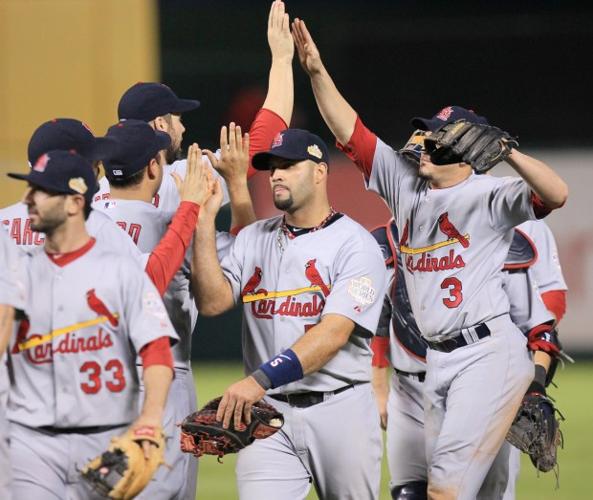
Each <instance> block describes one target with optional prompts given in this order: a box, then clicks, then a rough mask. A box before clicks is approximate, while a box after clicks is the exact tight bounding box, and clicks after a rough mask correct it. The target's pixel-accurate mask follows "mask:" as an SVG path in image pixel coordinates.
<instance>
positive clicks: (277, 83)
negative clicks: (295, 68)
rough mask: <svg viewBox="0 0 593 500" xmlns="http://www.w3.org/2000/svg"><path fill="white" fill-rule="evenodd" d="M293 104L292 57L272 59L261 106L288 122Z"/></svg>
mask: <svg viewBox="0 0 593 500" xmlns="http://www.w3.org/2000/svg"><path fill="white" fill-rule="evenodd" d="M293 106H294V84H293V73H292V58H291V59H290V60H274V59H272V66H271V67H270V76H269V79H268V93H267V95H266V100H265V101H264V104H263V105H262V108H265V109H269V110H270V111H273V112H274V113H276V114H277V115H278V116H280V117H281V118H282V119H283V120H284V121H285V122H286V123H287V124H290V120H291V119H292V110H293Z"/></svg>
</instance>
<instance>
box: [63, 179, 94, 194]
mask: <svg viewBox="0 0 593 500" xmlns="http://www.w3.org/2000/svg"><path fill="white" fill-rule="evenodd" d="M68 187H69V188H70V189H72V191H76V192H77V193H79V194H84V193H86V192H87V191H88V190H89V188H88V187H87V185H86V182H84V179H83V178H82V177H72V179H70V180H69V181H68Z"/></svg>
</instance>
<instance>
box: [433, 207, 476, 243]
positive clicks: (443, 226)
mask: <svg viewBox="0 0 593 500" xmlns="http://www.w3.org/2000/svg"><path fill="white" fill-rule="evenodd" d="M439 229H440V230H441V232H443V233H444V234H445V235H446V236H447V237H448V238H449V239H450V240H453V239H455V238H457V240H459V243H461V246H462V247H463V248H467V247H469V241H468V239H467V238H466V237H465V236H463V235H462V234H461V233H460V232H459V231H458V230H457V228H456V227H455V226H454V225H453V223H452V222H451V221H450V220H449V212H445V213H444V214H441V215H440V216H439Z"/></svg>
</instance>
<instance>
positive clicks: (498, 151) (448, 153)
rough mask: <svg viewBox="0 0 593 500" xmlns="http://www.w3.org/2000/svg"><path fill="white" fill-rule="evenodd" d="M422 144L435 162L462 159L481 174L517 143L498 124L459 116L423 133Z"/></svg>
mask: <svg viewBox="0 0 593 500" xmlns="http://www.w3.org/2000/svg"><path fill="white" fill-rule="evenodd" d="M424 145H425V148H426V151H427V152H428V153H429V154H430V160H431V161H432V163H434V164H435V165H447V164H449V163H458V162H463V163H468V164H469V165H471V166H472V168H473V169H474V170H475V171H476V173H478V174H483V173H484V172H487V171H488V170H490V169H491V168H492V167H494V165H496V164H497V163H499V162H501V161H502V160H504V159H505V158H506V157H507V156H508V155H509V154H511V150H512V149H513V148H516V147H517V146H519V143H518V142H517V140H516V139H515V138H514V137H511V136H510V135H509V134H508V133H507V132H505V131H503V130H501V129H499V128H497V127H493V126H491V125H483V124H479V123H470V122H468V121H466V120H458V121H456V122H453V123H447V124H445V125H443V126H442V127H440V128H439V129H438V130H435V131H434V132H433V133H432V134H431V135H430V136H428V137H426V139H425V140H424Z"/></svg>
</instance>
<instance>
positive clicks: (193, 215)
mask: <svg viewBox="0 0 593 500" xmlns="http://www.w3.org/2000/svg"><path fill="white" fill-rule="evenodd" d="M199 212H200V207H199V206H198V205H197V204H196V203H193V202H191V201H182V202H181V203H180V205H179V208H178V209H177V212H175V215H174V216H173V219H172V220H171V224H169V228H168V229H167V232H166V233H165V236H163V238H162V239H161V241H160V242H159V244H158V245H157V246H156V247H155V248H154V250H153V251H152V252H151V254H150V257H149V258H148V262H147V264H146V269H145V270H146V274H148V276H149V278H150V280H151V281H152V282H153V283H154V285H155V286H156V288H157V290H158V291H159V293H160V294H161V295H163V294H164V293H165V290H167V287H168V286H169V283H170V282H171V280H172V279H173V276H174V275H175V273H176V272H177V270H178V269H179V268H180V267H181V264H182V263H183V258H184V257H185V253H186V251H187V249H188V247H189V245H190V244H191V239H192V236H193V234H194V229H195V227H196V223H197V221H198V214H199Z"/></svg>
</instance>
